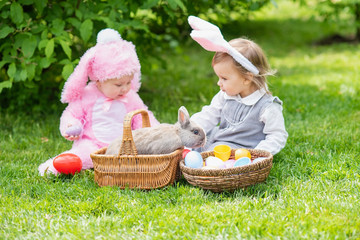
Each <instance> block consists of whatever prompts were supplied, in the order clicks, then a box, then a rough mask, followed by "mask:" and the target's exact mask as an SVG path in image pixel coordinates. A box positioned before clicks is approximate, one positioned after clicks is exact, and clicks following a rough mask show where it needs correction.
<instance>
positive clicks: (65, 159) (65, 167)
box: [53, 153, 82, 175]
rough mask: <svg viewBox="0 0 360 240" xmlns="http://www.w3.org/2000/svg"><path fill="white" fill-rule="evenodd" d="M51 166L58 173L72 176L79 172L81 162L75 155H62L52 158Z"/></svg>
mask: <svg viewBox="0 0 360 240" xmlns="http://www.w3.org/2000/svg"><path fill="white" fill-rule="evenodd" d="M53 165H54V168H55V169H56V170H58V172H60V173H64V174H72V175H74V174H75V173H76V172H80V171H81V168H82V161H81V159H80V158H79V157H78V156H77V155H75V154H72V153H63V154H60V155H59V156H57V157H55V158H54V160H53Z"/></svg>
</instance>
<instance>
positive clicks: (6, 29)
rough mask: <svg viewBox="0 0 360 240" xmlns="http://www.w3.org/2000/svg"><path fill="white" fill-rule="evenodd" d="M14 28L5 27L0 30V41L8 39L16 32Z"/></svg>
mask: <svg viewBox="0 0 360 240" xmlns="http://www.w3.org/2000/svg"><path fill="white" fill-rule="evenodd" d="M14 30H15V29H14V28H12V27H9V26H7V25H4V26H2V27H1V29H0V39H3V38H5V37H7V36H8V35H9V34H10V33H12V32H14Z"/></svg>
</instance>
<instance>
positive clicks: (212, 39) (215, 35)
mask: <svg viewBox="0 0 360 240" xmlns="http://www.w3.org/2000/svg"><path fill="white" fill-rule="evenodd" d="M188 22H189V24H190V26H191V28H192V29H193V30H192V31H191V33H190V36H191V38H192V39H194V40H195V41H196V42H198V43H199V44H200V45H201V46H202V47H203V48H205V49H206V50H208V51H212V52H224V53H227V54H229V55H230V56H231V57H233V58H234V59H235V61H237V62H238V63H239V64H240V65H241V66H243V67H244V68H246V69H247V70H248V71H250V72H252V73H253V74H255V75H258V74H259V70H258V69H257V68H256V67H255V66H254V64H252V63H251V62H250V61H249V60H248V59H247V58H246V57H244V56H243V55H242V54H241V53H239V52H238V51H237V50H236V49H235V48H233V47H232V46H231V45H230V44H229V43H228V42H227V41H226V40H225V39H224V37H223V35H222V34H221V31H220V29H219V28H218V27H217V26H216V25H214V24H212V23H209V22H207V21H205V20H203V19H201V18H198V17H195V16H189V17H188Z"/></svg>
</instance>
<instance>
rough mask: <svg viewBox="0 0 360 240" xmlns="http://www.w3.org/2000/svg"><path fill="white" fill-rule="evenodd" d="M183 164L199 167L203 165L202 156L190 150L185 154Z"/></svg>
mask: <svg viewBox="0 0 360 240" xmlns="http://www.w3.org/2000/svg"><path fill="white" fill-rule="evenodd" d="M185 166H187V167H191V168H201V167H202V166H203V158H202V156H201V154H200V153H198V152H196V151H190V152H188V153H187V154H186V156H185Z"/></svg>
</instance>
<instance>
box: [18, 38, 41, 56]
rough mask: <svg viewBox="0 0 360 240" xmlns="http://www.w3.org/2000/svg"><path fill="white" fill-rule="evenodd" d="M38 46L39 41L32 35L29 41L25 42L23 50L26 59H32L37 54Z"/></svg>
mask: <svg viewBox="0 0 360 240" xmlns="http://www.w3.org/2000/svg"><path fill="white" fill-rule="evenodd" d="M36 46H37V40H36V37H35V36H34V35H31V36H30V37H29V39H27V40H25V41H23V43H22V47H21V49H22V51H23V53H24V56H25V57H26V58H31V57H32V56H33V54H34V52H35V49H36Z"/></svg>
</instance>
